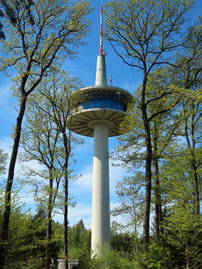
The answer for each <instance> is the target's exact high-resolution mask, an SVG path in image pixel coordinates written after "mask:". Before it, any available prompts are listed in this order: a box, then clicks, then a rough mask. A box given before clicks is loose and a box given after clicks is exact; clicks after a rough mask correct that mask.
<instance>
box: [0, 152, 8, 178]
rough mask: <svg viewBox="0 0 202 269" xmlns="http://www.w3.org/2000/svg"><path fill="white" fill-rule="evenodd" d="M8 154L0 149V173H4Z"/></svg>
mask: <svg viewBox="0 0 202 269" xmlns="http://www.w3.org/2000/svg"><path fill="white" fill-rule="evenodd" d="M7 159H8V154H7V153H4V151H3V150H1V149H0V175H2V174H4V173H5V170H6V163H7Z"/></svg>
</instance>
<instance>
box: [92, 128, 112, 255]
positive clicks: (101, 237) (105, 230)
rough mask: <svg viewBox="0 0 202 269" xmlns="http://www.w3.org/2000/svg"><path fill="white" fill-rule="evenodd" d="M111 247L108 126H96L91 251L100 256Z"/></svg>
mask: <svg viewBox="0 0 202 269" xmlns="http://www.w3.org/2000/svg"><path fill="white" fill-rule="evenodd" d="M104 244H108V245H110V205H109V160H108V126H107V125H106V124H103V123H96V124H95V126H94V157H93V202H92V237H91V250H92V253H93V256H94V255H98V256H99V255H100V250H101V247H103V246H104Z"/></svg>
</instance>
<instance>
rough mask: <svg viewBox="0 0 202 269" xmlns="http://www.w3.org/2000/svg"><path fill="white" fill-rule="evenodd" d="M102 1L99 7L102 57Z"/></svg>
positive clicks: (101, 51) (101, 52)
mask: <svg viewBox="0 0 202 269" xmlns="http://www.w3.org/2000/svg"><path fill="white" fill-rule="evenodd" d="M102 4H103V3H102V0H101V5H100V55H103V32H102Z"/></svg>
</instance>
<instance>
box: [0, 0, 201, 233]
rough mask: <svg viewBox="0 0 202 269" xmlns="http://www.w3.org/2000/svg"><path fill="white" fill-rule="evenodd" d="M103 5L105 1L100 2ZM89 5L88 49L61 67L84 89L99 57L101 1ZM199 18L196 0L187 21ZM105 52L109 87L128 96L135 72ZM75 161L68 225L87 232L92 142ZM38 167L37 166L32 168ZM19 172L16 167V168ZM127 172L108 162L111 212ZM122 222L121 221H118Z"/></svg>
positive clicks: (2, 96) (4, 123)
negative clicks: (80, 225)
mask: <svg viewBox="0 0 202 269" xmlns="http://www.w3.org/2000/svg"><path fill="white" fill-rule="evenodd" d="M103 2H104V4H105V3H106V2H107V0H104V1H103ZM91 4H92V6H93V8H94V12H93V13H92V15H91V19H92V23H93V24H92V32H91V34H90V36H89V37H87V38H86V39H85V40H86V41H87V45H86V46H83V47H81V48H79V49H78V55H77V57H76V59H75V60H67V61H66V62H65V64H64V67H65V69H66V70H67V71H69V72H70V73H71V74H72V75H76V76H78V77H79V78H80V79H81V81H82V82H83V84H84V85H85V86H91V85H94V84H95V70H96V59H97V55H98V54H99V23H100V19H99V14H100V1H99V0H97V1H96V0H93V1H91ZM199 15H202V1H201V0H196V1H195V6H194V8H193V10H192V12H190V16H189V17H190V19H192V20H195V19H196V18H197V17H198V16H199ZM104 51H105V52H106V53H107V56H106V65H107V79H108V83H109V76H110V74H112V84H113V85H114V86H119V87H121V88H123V89H126V90H128V91H130V92H131V93H132V92H133V91H134V90H135V89H136V88H137V86H139V84H140V82H141V79H140V74H139V73H138V72H137V70H133V69H132V68H130V67H128V66H127V65H125V64H124V63H123V62H122V60H121V59H120V58H119V57H118V56H117V55H115V53H114V52H113V50H112V49H111V47H110V46H109V44H107V43H104ZM11 84H12V83H11V81H10V79H9V78H8V77H5V76H4V75H3V74H1V73H0V126H1V128H0V148H1V149H4V150H5V151H6V152H8V153H10V152H11V147H12V139H11V132H12V128H13V126H14V125H15V121H16V116H17V111H16V110H17V103H16V100H15V98H14V97H13V96H12V92H11V91H10V90H9V88H10V86H11ZM116 145H117V139H116V138H110V139H109V150H110V151H111V150H112V149H113V148H114V147H115V146H116ZM74 155H75V156H74V157H75V159H76V160H77V164H76V165H74V167H73V168H74V170H75V173H77V174H82V176H81V177H80V178H79V179H78V180H77V181H75V182H72V183H70V192H71V195H72V196H73V197H74V200H75V201H76V202H77V206H76V207H75V208H70V209H69V221H70V224H71V225H72V224H75V223H77V222H78V221H79V220H80V219H81V218H82V219H83V220H84V223H85V225H86V227H87V228H90V227H91V198H92V170H93V169H92V165H93V139H92V138H86V139H85V143H84V145H83V146H82V147H79V148H77V149H75V152H74ZM32 165H33V166H35V165H36V166H37V164H36V163H33V164H32ZM19 170H20V166H19V164H18V165H17V167H16V175H17V174H18V172H17V171H19ZM125 174H126V172H125V171H124V170H123V169H122V168H121V167H113V166H112V165H111V162H110V190H111V208H113V207H114V206H115V205H117V204H118V200H117V198H116V195H115V185H116V182H117V181H119V180H121V179H122V178H123V176H124V175H125ZM22 200H23V201H24V202H25V203H26V205H27V206H28V207H32V205H33V198H32V196H31V195H30V194H29V195H28V194H26V193H25V194H24V196H23V198H22ZM56 219H57V220H61V221H62V216H61V215H58V216H56ZM119 221H121V219H119Z"/></svg>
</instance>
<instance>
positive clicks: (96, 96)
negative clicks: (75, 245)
mask: <svg viewBox="0 0 202 269" xmlns="http://www.w3.org/2000/svg"><path fill="white" fill-rule="evenodd" d="M77 95H78V97H77ZM73 97H74V98H73V99H74V105H73V110H72V111H73V112H72V115H71V117H70V119H69V122H71V124H70V125H69V128H70V129H71V130H72V131H73V132H75V133H77V134H79V135H83V136H89V137H94V157H93V195H92V235H91V250H92V253H93V255H98V256H99V255H100V248H102V247H103V246H104V244H108V245H110V199H109V197H110V195H109V159H108V137H112V136H118V135H121V134H122V131H121V130H120V124H121V122H122V121H123V120H124V117H125V115H126V110H127V107H128V104H129V103H130V102H131V100H132V95H131V94H130V93H129V92H128V91H126V90H124V89H121V88H119V87H114V86H108V85H107V79H106V66H105V54H104V53H103V32H102V1H101V12H100V55H98V57H97V68H96V78H95V86H90V87H85V88H82V89H80V90H79V91H77V92H75V93H74V94H73ZM75 100H78V101H76V102H75Z"/></svg>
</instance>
